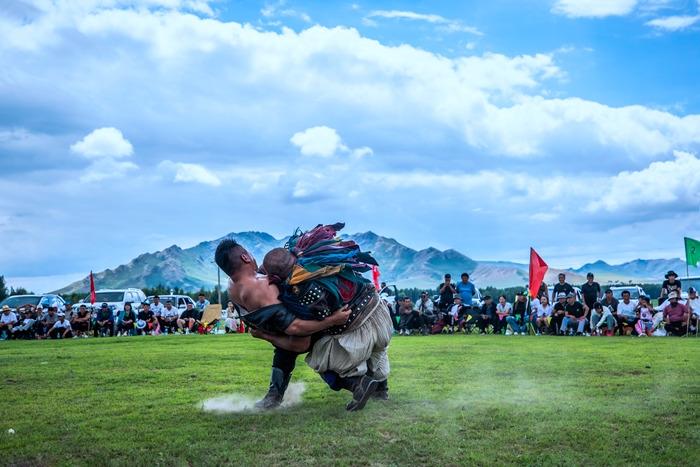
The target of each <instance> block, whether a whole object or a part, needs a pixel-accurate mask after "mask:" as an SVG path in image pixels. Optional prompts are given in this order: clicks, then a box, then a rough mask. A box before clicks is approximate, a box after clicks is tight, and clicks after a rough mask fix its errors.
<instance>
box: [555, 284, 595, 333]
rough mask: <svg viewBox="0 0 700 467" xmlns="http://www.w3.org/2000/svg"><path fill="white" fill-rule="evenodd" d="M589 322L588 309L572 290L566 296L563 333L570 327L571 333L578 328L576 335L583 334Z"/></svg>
mask: <svg viewBox="0 0 700 467" xmlns="http://www.w3.org/2000/svg"><path fill="white" fill-rule="evenodd" d="M587 322H588V310H587V309H586V308H585V307H584V305H582V304H581V302H579V301H578V300H576V294H575V293H574V292H571V293H570V294H569V295H567V296H566V305H564V320H563V321H562V329H561V331H560V332H561V333H563V334H565V333H566V332H567V331H569V329H571V331H570V335H573V329H574V328H576V335H577V336H583V335H584V331H585V330H586V323H587Z"/></svg>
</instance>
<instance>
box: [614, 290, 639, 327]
mask: <svg viewBox="0 0 700 467" xmlns="http://www.w3.org/2000/svg"><path fill="white" fill-rule="evenodd" d="M615 319H616V320H617V326H618V328H619V330H620V335H621V336H624V335H625V334H626V332H627V330H629V329H630V328H631V329H632V331H631V332H632V333H634V334H636V331H635V330H634V325H635V324H637V305H635V304H634V303H632V301H631V300H630V292H629V290H623V291H622V301H621V302H619V303H618V304H617V313H616V314H615ZM625 328H627V329H625Z"/></svg>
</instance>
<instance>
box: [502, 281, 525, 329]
mask: <svg viewBox="0 0 700 467" xmlns="http://www.w3.org/2000/svg"><path fill="white" fill-rule="evenodd" d="M506 321H507V322H508V324H509V325H510V328H511V329H512V330H513V335H514V336H517V335H518V333H520V335H521V336H524V335H525V334H526V333H527V296H526V295H525V293H523V292H521V291H518V292H517V293H516V294H515V302H514V303H513V309H512V310H511V314H510V315H509V316H507V317H506ZM506 334H507V332H506Z"/></svg>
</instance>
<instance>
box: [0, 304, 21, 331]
mask: <svg viewBox="0 0 700 467" xmlns="http://www.w3.org/2000/svg"><path fill="white" fill-rule="evenodd" d="M15 324H17V315H16V314H15V313H14V312H13V311H12V310H11V309H10V307H9V306H7V305H3V306H2V314H0V339H2V340H5V339H9V338H10V337H12V328H13V327H14V326H15Z"/></svg>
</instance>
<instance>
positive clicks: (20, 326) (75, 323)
mask: <svg viewBox="0 0 700 467" xmlns="http://www.w3.org/2000/svg"><path fill="white" fill-rule="evenodd" d="M208 305H209V301H208V300H206V299H204V296H200V300H199V301H197V302H195V305H192V303H188V304H187V308H186V309H185V310H183V311H182V312H180V310H178V309H177V308H175V307H174V306H173V304H172V302H171V301H170V300H168V301H166V302H165V303H164V304H163V303H161V302H160V297H158V296H157V295H156V296H155V297H154V298H153V303H149V302H144V303H141V304H140V306H139V307H138V311H136V310H135V309H134V306H133V304H132V303H126V304H124V308H123V309H122V310H119V311H117V312H116V313H115V312H114V311H113V310H112V309H111V308H110V307H109V305H108V304H107V303H102V304H101V306H100V307H99V308H97V309H95V310H94V311H91V310H90V309H89V308H88V306H87V305H85V304H80V305H79V306H78V307H77V309H74V308H73V306H72V305H71V304H70V303H68V304H66V306H65V311H63V310H58V309H57V308H56V307H48V308H47V309H44V308H43V307H42V306H41V305H39V306H38V307H34V306H31V305H25V306H20V307H19V308H18V309H17V312H16V313H15V312H14V311H12V310H11V309H10V307H9V306H7V305H5V306H3V308H2V314H0V339H2V340H4V339H68V338H75V339H77V338H80V337H91V336H94V337H111V336H135V335H167V334H175V335H180V334H194V333H198V334H207V333H215V332H225V333H235V332H242V331H243V330H242V328H241V322H240V319H239V315H238V311H237V310H236V308H235V307H234V306H233V303H232V302H229V303H228V306H227V307H226V308H224V309H223V310H222V312H221V316H220V317H217V319H214V320H212V321H211V322H203V321H202V315H203V312H204V309H205V308H206V307H207V306H208Z"/></svg>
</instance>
